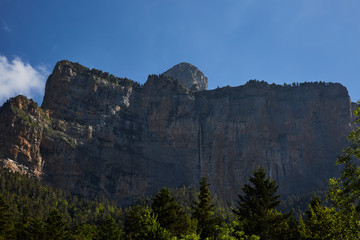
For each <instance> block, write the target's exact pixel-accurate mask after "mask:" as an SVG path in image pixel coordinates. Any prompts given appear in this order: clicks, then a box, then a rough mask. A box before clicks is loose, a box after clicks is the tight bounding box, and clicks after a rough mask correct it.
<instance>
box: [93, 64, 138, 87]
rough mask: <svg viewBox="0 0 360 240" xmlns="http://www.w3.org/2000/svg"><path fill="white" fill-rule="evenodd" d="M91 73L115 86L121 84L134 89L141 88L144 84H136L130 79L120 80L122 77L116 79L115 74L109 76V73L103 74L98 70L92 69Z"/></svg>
mask: <svg viewBox="0 0 360 240" xmlns="http://www.w3.org/2000/svg"><path fill="white" fill-rule="evenodd" d="M90 72H91V73H92V74H95V75H97V76H99V77H101V78H102V79H105V80H107V81H109V82H112V83H114V84H119V85H121V86H125V87H134V88H141V87H142V84H141V83H139V82H136V81H134V80H131V79H128V78H126V77H125V78H120V77H116V76H114V75H113V74H109V73H108V72H103V71H101V70H98V69H95V68H93V69H91V70H90Z"/></svg>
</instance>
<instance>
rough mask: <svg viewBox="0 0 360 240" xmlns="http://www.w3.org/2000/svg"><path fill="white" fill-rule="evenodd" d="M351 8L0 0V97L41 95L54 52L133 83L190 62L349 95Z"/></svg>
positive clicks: (283, 2)
mask: <svg viewBox="0 0 360 240" xmlns="http://www.w3.org/2000/svg"><path fill="white" fill-rule="evenodd" d="M359 12H360V1H359V0H346V1H339V0H337V1H335V0H272V1H269V0H259V1H257V0H223V1H208V0H207V1H203V0H181V1H179V0H176V1H175V0H151V1H149V0H133V1H122V0H116V1H115V0H105V1H89V0H88V1H83V0H72V1H69V0H62V1H49V0H46V1H45V0H33V1H29V0H0V84H1V88H2V90H1V89H0V103H2V102H3V101H4V99H6V98H8V97H11V96H15V95H17V94H19V93H22V94H25V95H27V96H28V97H33V98H35V100H36V101H37V102H38V103H41V101H42V94H43V91H44V89H43V88H44V83H45V80H46V77H47V75H48V74H49V73H50V72H51V71H52V68H53V67H54V65H55V63H56V62H57V61H59V60H62V59H68V60H70V61H74V62H79V63H80V64H82V65H84V66H86V67H89V68H98V69H101V70H103V71H106V72H110V73H112V74H114V75H116V76H119V77H128V78H131V79H134V80H136V81H138V82H141V83H143V82H145V81H146V79H147V76H148V74H152V73H155V74H158V73H162V72H164V71H166V70H167V69H169V68H170V67H172V66H173V65H175V64H177V63H179V62H183V61H185V62H190V63H192V64H194V65H195V66H197V67H198V68H199V69H200V70H202V71H203V72H204V73H205V75H206V76H207V77H208V79H209V89H213V88H216V87H217V86H220V87H222V86H226V85H230V86H239V85H242V84H244V83H246V82H247V81H248V80H249V79H258V80H265V81H267V82H269V83H273V82H274V83H279V84H283V83H284V82H286V83H292V82H304V81H308V82H309V81H326V82H339V83H341V84H343V85H344V86H346V87H347V88H348V91H349V93H350V96H351V99H352V101H357V100H359V99H360V91H359V90H360V74H359V70H360V61H359V60H360V59H359V58H360V14H359Z"/></svg>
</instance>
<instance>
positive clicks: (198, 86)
mask: <svg viewBox="0 0 360 240" xmlns="http://www.w3.org/2000/svg"><path fill="white" fill-rule="evenodd" d="M163 74H164V75H165V76H169V77H172V78H174V79H178V80H179V81H180V82H181V83H182V84H184V86H185V87H187V88H188V89H190V90H192V91H203V90H207V88H208V79H207V77H205V75H204V73H203V72H201V71H200V70H199V69H198V68H197V67H195V66H194V65H192V64H190V63H185V62H182V63H179V64H177V65H175V66H174V67H172V68H171V69H169V70H167V71H166V72H164V73H163Z"/></svg>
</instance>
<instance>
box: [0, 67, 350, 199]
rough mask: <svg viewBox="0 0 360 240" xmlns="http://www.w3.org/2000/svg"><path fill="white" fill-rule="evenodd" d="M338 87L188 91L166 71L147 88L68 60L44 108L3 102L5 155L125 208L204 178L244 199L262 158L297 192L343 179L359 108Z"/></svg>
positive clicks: (14, 165)
mask: <svg viewBox="0 0 360 240" xmlns="http://www.w3.org/2000/svg"><path fill="white" fill-rule="evenodd" d="M353 107H354V106H353V104H352V103H351V101H350V98H349V95H348V92H347V90H346V88H345V87H344V86H342V85H340V84H312V83H308V84H301V85H299V86H293V87H290V86H279V85H275V84H272V85H269V84H267V83H265V82H257V81H249V82H248V83H247V84H245V85H243V86H239V87H225V88H219V89H216V90H209V91H191V90H189V89H188V88H186V87H184V86H183V85H182V84H181V83H179V82H178V81H176V80H174V79H173V78H171V77H169V76H168V75H166V74H165V75H161V76H156V75H152V76H150V77H149V79H148V80H147V82H146V83H145V84H144V86H141V87H140V86H138V85H136V84H122V83H121V84H119V83H117V81H113V80H111V78H109V77H108V75H106V74H102V73H99V72H96V71H92V70H90V69H87V68H85V67H83V66H81V65H79V64H75V63H71V62H68V61H61V62H59V63H58V64H57V65H56V66H55V68H54V71H53V73H52V74H51V75H50V76H49V78H48V81H47V83H46V93H45V96H44V101H43V104H42V106H41V108H40V107H39V106H37V105H36V104H35V103H34V102H33V101H31V100H28V99H26V98H25V97H23V96H19V97H16V98H14V99H11V100H9V101H8V102H7V103H5V104H4V105H3V106H2V107H1V108H0V162H1V163H2V165H3V166H4V167H7V168H10V169H12V170H13V171H19V172H22V173H25V174H29V175H34V176H37V177H39V178H41V179H42V180H43V181H45V182H48V183H50V184H52V185H54V186H57V187H60V188H63V189H64V190H66V191H69V192H73V193H77V194H81V195H83V196H87V197H95V196H102V195H103V196H107V197H110V198H112V199H116V200H118V201H119V202H120V203H122V204H128V203H130V201H131V199H132V198H133V197H141V196H145V195H148V194H152V193H155V192H156V191H158V190H159V189H160V188H162V187H164V186H165V187H180V186H183V185H187V186H196V185H197V184H198V183H199V181H200V179H201V177H202V176H206V177H208V179H209V182H210V183H211V190H212V191H213V192H214V193H217V194H218V195H219V196H221V197H222V198H224V199H228V200H230V199H236V198H237V195H238V194H239V193H240V192H241V188H242V187H243V184H244V183H246V182H247V179H248V177H249V176H250V175H252V172H253V170H255V169H256V167H258V166H262V167H265V168H266V169H267V171H268V173H269V175H270V176H271V178H272V179H274V180H276V181H277V182H278V183H279V185H280V188H279V193H280V194H282V195H284V196H288V195H292V194H300V193H308V192H311V191H314V190H320V189H322V190H324V189H326V188H327V182H328V179H329V178H330V177H334V176H337V175H338V173H339V168H338V167H337V166H335V164H334V163H335V160H336V157H337V155H339V154H340V153H341V149H342V148H343V147H345V146H347V138H346V136H347V135H348V133H349V132H350V130H351V128H352V125H351V123H352V120H353V115H352V109H353Z"/></svg>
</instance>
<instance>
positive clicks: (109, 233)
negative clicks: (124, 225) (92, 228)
mask: <svg viewBox="0 0 360 240" xmlns="http://www.w3.org/2000/svg"><path fill="white" fill-rule="evenodd" d="M121 235H122V233H121V231H120V229H119V226H118V225H117V224H116V222H115V220H114V219H113V218H112V217H110V216H108V217H107V218H106V219H105V220H104V221H103V223H102V224H101V225H100V227H99V230H98V234H97V237H96V238H95V239H96V240H120V238H121Z"/></svg>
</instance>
